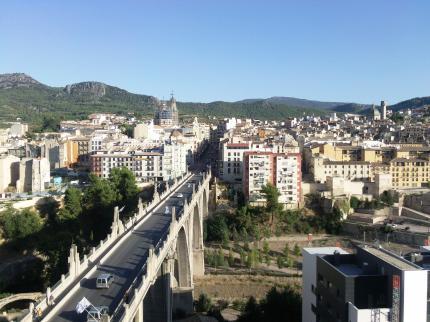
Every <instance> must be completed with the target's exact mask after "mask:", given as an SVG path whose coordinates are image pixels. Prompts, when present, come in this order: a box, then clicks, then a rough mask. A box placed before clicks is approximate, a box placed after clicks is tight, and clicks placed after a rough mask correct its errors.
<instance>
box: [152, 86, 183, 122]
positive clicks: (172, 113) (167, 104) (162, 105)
mask: <svg viewBox="0 0 430 322" xmlns="http://www.w3.org/2000/svg"><path fill="white" fill-rule="evenodd" d="M154 124H155V125H160V126H163V127H172V126H178V124H179V118H178V108H177V107H176V100H175V98H174V97H173V94H172V97H171V98H170V100H169V101H161V102H157V106H156V108H155V113H154Z"/></svg>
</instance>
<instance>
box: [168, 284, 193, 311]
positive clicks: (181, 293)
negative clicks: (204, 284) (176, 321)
mask: <svg viewBox="0 0 430 322" xmlns="http://www.w3.org/2000/svg"><path fill="white" fill-rule="evenodd" d="M172 293H173V307H172V311H173V316H174V317H176V318H181V317H182V316H187V315H191V314H192V313H193V309H194V308H193V288H192V287H177V288H175V289H173V290H172Z"/></svg>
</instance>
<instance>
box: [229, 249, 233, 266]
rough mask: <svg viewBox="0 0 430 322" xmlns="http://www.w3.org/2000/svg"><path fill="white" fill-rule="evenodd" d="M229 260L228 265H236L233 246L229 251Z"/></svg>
mask: <svg viewBox="0 0 430 322" xmlns="http://www.w3.org/2000/svg"><path fill="white" fill-rule="evenodd" d="M227 260H228V265H229V266H230V267H232V266H233V265H234V257H233V252H232V250H231V248H230V251H229V252H228V259H227Z"/></svg>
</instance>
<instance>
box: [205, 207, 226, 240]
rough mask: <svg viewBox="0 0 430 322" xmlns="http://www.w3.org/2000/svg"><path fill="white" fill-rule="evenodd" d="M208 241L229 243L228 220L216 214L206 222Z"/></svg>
mask: <svg viewBox="0 0 430 322" xmlns="http://www.w3.org/2000/svg"><path fill="white" fill-rule="evenodd" d="M206 230H207V236H206V238H207V240H208V241H221V242H224V241H228V239H229V231H228V226H227V223H226V220H225V218H224V216H223V215H221V214H216V215H214V216H212V217H210V218H209V219H208V220H207V221H206Z"/></svg>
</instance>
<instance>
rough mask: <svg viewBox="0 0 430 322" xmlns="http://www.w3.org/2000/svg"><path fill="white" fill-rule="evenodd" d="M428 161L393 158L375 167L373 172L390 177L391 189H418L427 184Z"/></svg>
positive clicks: (429, 178) (429, 168)
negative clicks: (386, 174)
mask: <svg viewBox="0 0 430 322" xmlns="http://www.w3.org/2000/svg"><path fill="white" fill-rule="evenodd" d="M429 170H430V165H429V161H428V160H425V159H418V158H409V159H407V158H395V159H393V160H391V161H390V162H389V163H386V164H380V165H378V166H376V167H375V170H374V171H375V172H379V173H388V174H390V175H391V180H392V187H393V188H398V189H402V188H418V187H422V186H425V185H427V184H428V182H429V181H430V176H429Z"/></svg>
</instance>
